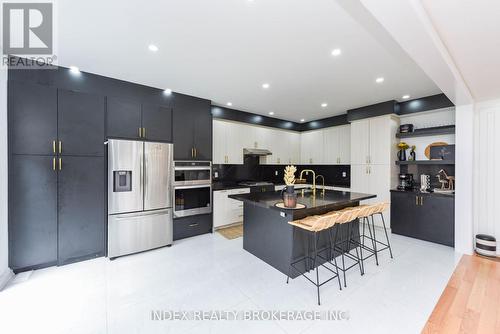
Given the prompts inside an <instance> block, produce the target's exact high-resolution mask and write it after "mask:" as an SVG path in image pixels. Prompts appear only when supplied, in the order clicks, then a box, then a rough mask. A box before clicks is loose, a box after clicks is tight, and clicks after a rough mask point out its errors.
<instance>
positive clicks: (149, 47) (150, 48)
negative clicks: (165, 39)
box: [148, 44, 158, 52]
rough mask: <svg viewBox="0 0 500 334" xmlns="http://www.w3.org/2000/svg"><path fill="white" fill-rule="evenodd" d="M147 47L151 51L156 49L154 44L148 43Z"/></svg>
mask: <svg viewBox="0 0 500 334" xmlns="http://www.w3.org/2000/svg"><path fill="white" fill-rule="evenodd" d="M148 49H149V51H153V52H156V51H158V47H157V46H156V45H154V44H149V46H148Z"/></svg>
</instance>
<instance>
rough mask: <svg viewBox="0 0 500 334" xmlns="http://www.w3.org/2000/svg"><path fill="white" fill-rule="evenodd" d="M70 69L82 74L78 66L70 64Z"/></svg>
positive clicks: (74, 72)
mask: <svg viewBox="0 0 500 334" xmlns="http://www.w3.org/2000/svg"><path fill="white" fill-rule="evenodd" d="M69 71H70V72H71V73H73V74H80V69H79V68H78V67H76V66H70V67H69Z"/></svg>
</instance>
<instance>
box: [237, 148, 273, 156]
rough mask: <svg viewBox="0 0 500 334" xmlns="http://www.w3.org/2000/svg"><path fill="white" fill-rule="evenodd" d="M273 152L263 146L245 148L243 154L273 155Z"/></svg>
mask: <svg viewBox="0 0 500 334" xmlns="http://www.w3.org/2000/svg"><path fill="white" fill-rule="evenodd" d="M272 154H273V153H272V152H271V151H269V150H266V149H263V148H244V149H243V155H255V156H264V155H272Z"/></svg>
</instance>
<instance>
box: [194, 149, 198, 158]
mask: <svg viewBox="0 0 500 334" xmlns="http://www.w3.org/2000/svg"><path fill="white" fill-rule="evenodd" d="M197 156H198V150H197V149H196V147H195V148H194V157H195V158H196V157H197Z"/></svg>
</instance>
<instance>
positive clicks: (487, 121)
mask: <svg viewBox="0 0 500 334" xmlns="http://www.w3.org/2000/svg"><path fill="white" fill-rule="evenodd" d="M475 111H476V114H475V129H474V130H475V131H474V132H475V143H474V145H475V149H474V151H475V156H474V171H475V175H474V234H477V233H484V234H490V235H493V236H495V237H496V239H497V255H499V256H500V247H498V244H500V242H499V241H500V216H499V214H498V213H499V208H500V193H499V191H498V190H499V189H500V179H499V178H498V174H499V171H500V167H499V166H500V100H495V101H488V102H482V103H479V104H476V108H475Z"/></svg>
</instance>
